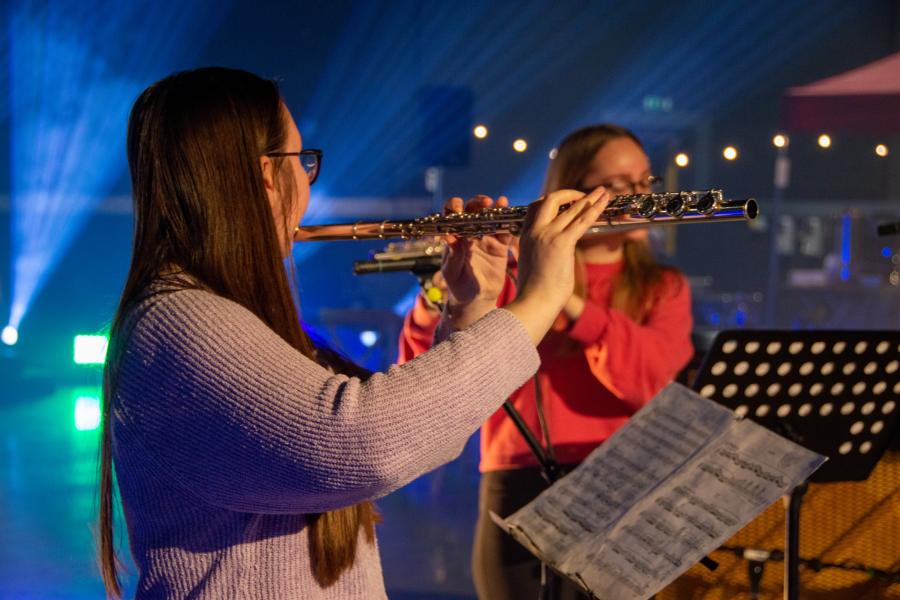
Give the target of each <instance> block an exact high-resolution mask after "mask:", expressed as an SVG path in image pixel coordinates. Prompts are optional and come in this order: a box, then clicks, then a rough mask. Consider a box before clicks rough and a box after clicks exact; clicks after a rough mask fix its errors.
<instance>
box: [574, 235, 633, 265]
mask: <svg viewBox="0 0 900 600" xmlns="http://www.w3.org/2000/svg"><path fill="white" fill-rule="evenodd" d="M622 248H623V244H622V243H621V242H614V243H612V244H608V243H605V242H603V241H600V240H596V241H595V240H591V242H590V243H586V244H579V246H578V250H579V252H580V254H581V259H582V260H583V261H584V262H585V263H588V264H601V265H603V264H609V263H614V262H619V261H620V260H622V256H623V251H622Z"/></svg>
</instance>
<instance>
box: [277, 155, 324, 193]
mask: <svg viewBox="0 0 900 600" xmlns="http://www.w3.org/2000/svg"><path fill="white" fill-rule="evenodd" d="M266 156H297V157H299V158H300V166H301V167H303V170H304V171H306V176H307V177H309V185H312V184H314V183H315V182H316V179H318V178H319V171H321V170H322V151H321V150H318V149H316V148H310V149H309V150H301V151H300V152H269V153H268V154H266Z"/></svg>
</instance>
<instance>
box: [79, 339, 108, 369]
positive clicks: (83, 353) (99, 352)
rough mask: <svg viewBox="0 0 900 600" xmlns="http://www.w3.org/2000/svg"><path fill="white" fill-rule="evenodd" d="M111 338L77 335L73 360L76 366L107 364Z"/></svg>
mask: <svg viewBox="0 0 900 600" xmlns="http://www.w3.org/2000/svg"><path fill="white" fill-rule="evenodd" d="M108 345H109V338H108V337H107V336H105V335H76V336H75V353H74V356H73V360H74V361H75V364H76V365H102V364H104V363H105V362H106V347H107V346H108Z"/></svg>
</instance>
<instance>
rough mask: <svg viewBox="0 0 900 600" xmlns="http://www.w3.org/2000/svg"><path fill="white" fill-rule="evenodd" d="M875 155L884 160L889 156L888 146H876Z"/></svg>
mask: <svg viewBox="0 0 900 600" xmlns="http://www.w3.org/2000/svg"><path fill="white" fill-rule="evenodd" d="M875 154H877V155H878V156H880V157H882V158H884V157H885V156H887V155H888V147H887V145H886V144H878V145H877V146H875Z"/></svg>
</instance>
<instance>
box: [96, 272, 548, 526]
mask: <svg viewBox="0 0 900 600" xmlns="http://www.w3.org/2000/svg"><path fill="white" fill-rule="evenodd" d="M138 310H139V311H140V312H139V314H137V315H135V316H134V319H133V321H132V322H134V323H135V324H134V326H133V328H132V329H131V332H130V334H128V337H127V339H125V340H124V343H125V352H124V355H123V357H122V360H121V363H120V365H119V371H118V385H117V394H116V397H115V404H114V416H115V419H116V421H115V423H114V433H115V428H119V427H124V428H126V429H127V434H128V437H129V438H131V439H135V440H136V441H137V442H138V443H139V444H140V445H141V446H142V450H143V451H145V452H146V453H147V454H148V457H147V458H148V459H150V460H151V461H152V462H153V463H155V464H156V465H157V467H158V468H159V469H160V470H161V471H162V472H164V473H166V474H167V475H168V476H170V477H171V478H172V479H173V480H174V481H175V482H176V483H177V484H178V485H179V486H181V487H182V488H184V489H185V490H186V491H188V492H190V493H192V494H195V495H196V496H198V497H199V498H200V499H202V500H204V501H206V502H208V503H210V504H213V505H215V506H219V507H222V508H228V509H231V510H240V511H247V512H260V513H298V512H299V513H307V512H321V511H327V510H332V509H335V508H339V507H343V506H348V505H351V504H354V503H356V502H359V501H362V500H364V499H372V498H377V497H380V496H382V495H384V494H387V493H389V492H391V491H392V490H394V489H396V488H399V487H400V486H402V485H404V484H406V483H408V482H409V481H411V480H412V479H414V478H415V477H417V476H419V475H421V474H423V473H425V472H427V471H429V470H431V469H434V468H435V467H437V466H439V465H441V464H443V463H445V462H447V461H449V460H452V459H453V458H455V457H456V456H457V455H458V454H459V452H460V451H461V449H462V447H463V445H464V443H465V441H466V439H467V438H468V437H469V436H470V435H471V434H472V433H473V432H474V431H475V430H476V429H477V428H478V426H479V425H480V424H481V423H482V422H483V421H484V420H485V419H486V418H487V417H488V416H489V415H490V414H491V413H493V412H494V411H495V410H496V409H497V408H498V407H499V406H500V404H501V403H502V401H503V400H504V399H505V398H506V397H508V396H509V395H510V394H511V393H512V392H513V391H514V390H515V389H516V388H518V387H519V386H520V385H522V383H524V382H525V381H526V380H527V379H528V378H529V377H530V376H531V375H532V374H533V373H534V372H535V371H536V370H537V367H538V363H539V359H538V355H537V352H536V350H535V348H534V346H533V344H532V343H531V341H530V338H529V336H528V334H527V332H526V330H525V328H524V327H523V326H522V324H521V323H520V322H519V320H518V319H517V318H516V317H515V316H514V315H513V314H512V313H510V312H508V311H506V310H502V309H498V310H495V311H492V312H491V313H489V314H488V315H486V316H485V317H484V318H482V319H481V320H479V321H478V322H477V323H475V324H473V325H472V326H471V327H469V328H468V329H466V330H464V331H461V332H457V333H455V334H453V335H452V336H451V337H450V338H449V339H448V340H447V341H445V342H443V343H441V344H439V345H437V346H435V347H434V348H433V349H432V350H430V351H428V352H426V353H425V354H423V355H421V356H419V357H417V358H416V359H414V360H412V361H410V362H408V363H406V364H404V365H402V366H393V367H391V368H390V369H389V370H388V371H387V372H386V373H376V374H374V375H373V376H372V377H370V378H369V379H368V380H366V381H361V380H359V379H355V378H349V377H346V376H343V375H335V374H333V373H331V372H330V371H328V370H326V369H324V368H322V367H321V366H319V365H318V364H316V363H315V362H313V361H311V360H309V359H308V358H306V357H305V356H303V355H302V354H300V353H299V352H297V351H296V350H295V349H293V348H292V347H291V346H289V345H288V344H287V343H286V342H285V341H284V340H283V339H282V338H281V337H279V336H278V335H277V334H275V333H274V332H273V331H272V330H271V329H269V328H268V327H267V326H266V325H265V324H264V323H263V322H262V321H260V320H259V319H258V318H257V317H256V316H255V315H253V314H252V313H251V312H249V311H248V310H246V309H245V308H244V307H242V306H240V305H238V304H236V303H234V302H231V301H229V300H226V299H223V298H221V297H218V296H215V295H213V294H210V293H207V292H202V291H196V290H186V291H179V292H174V293H169V294H164V295H160V296H157V297H156V299H155V300H154V301H153V303H152V304H149V305H147V306H143V307H141V308H139V309H138ZM498 365H502V366H500V367H498Z"/></svg>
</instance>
